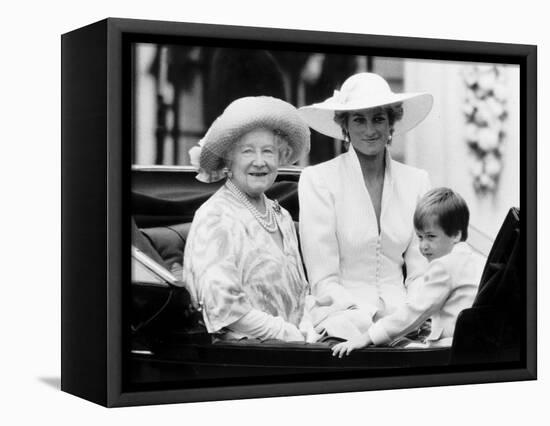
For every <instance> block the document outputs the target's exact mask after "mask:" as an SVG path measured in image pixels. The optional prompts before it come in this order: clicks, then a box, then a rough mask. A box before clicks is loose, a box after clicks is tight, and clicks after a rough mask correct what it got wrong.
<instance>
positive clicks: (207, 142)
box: [190, 96, 310, 182]
mask: <svg viewBox="0 0 550 426" xmlns="http://www.w3.org/2000/svg"><path fill="white" fill-rule="evenodd" d="M258 128H266V129H269V130H273V131H279V132H281V133H282V136H283V137H284V139H285V140H286V141H287V142H288V143H289V145H290V147H291V148H292V153H291V155H290V156H289V158H288V159H286V162H285V163H284V164H282V163H281V164H280V165H286V164H293V163H295V162H296V161H298V160H299V159H300V158H301V157H302V156H303V155H305V154H307V153H308V152H309V149H310V132H309V127H308V126H307V124H306V123H305V122H304V121H303V120H302V118H301V117H300V115H299V114H298V110H297V109H296V108H295V107H294V106H292V105H290V104H289V103H287V102H285V101H283V100H281V99H277V98H273V97H271V96H248V97H244V98H239V99H237V100H235V101H233V102H232V103H230V104H229V105H228V106H227V107H226V108H225V110H224V112H223V113H222V114H221V115H220V116H219V117H218V118H216V120H215V121H214V122H213V123H212V125H211V126H210V128H209V129H208V131H207V132H206V135H205V136H204V137H203V138H202V139H201V141H200V142H199V147H194V148H192V149H191V151H190V155H191V157H195V158H196V157H198V164H195V165H196V166H198V168H199V174H198V175H197V179H199V180H201V181H203V182H215V181H218V180H220V179H222V178H223V177H224V176H223V174H222V173H221V169H222V168H223V165H224V161H223V159H224V157H225V155H226V153H227V152H228V150H229V149H230V148H231V147H232V146H233V144H235V143H236V142H237V141H238V140H239V139H240V138H241V137H242V136H243V135H245V134H246V133H248V132H250V131H252V130H255V129H258ZM193 150H194V152H192V151H193ZM197 154H198V155H197ZM192 163H193V159H192Z"/></svg>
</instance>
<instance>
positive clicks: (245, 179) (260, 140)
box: [229, 129, 279, 199]
mask: <svg viewBox="0 0 550 426" xmlns="http://www.w3.org/2000/svg"><path fill="white" fill-rule="evenodd" d="M229 162H230V167H229V168H230V170H231V173H232V178H231V181H232V182H233V183H234V184H235V185H236V186H237V188H239V189H240V190H241V191H242V192H243V193H244V194H246V195H248V196H249V197H250V198H253V199H256V198H258V197H260V196H261V195H262V194H263V193H264V192H265V191H266V190H267V189H269V188H270V187H271V185H273V182H275V178H276V177H277V167H278V166H279V150H278V146H277V138H276V137H275V135H274V133H273V132H272V131H270V130H267V129H255V130H252V131H250V132H248V133H246V134H244V135H243V136H242V137H241V139H240V140H239V142H237V143H236V144H235V147H234V148H233V150H232V152H231V154H230V161H229Z"/></svg>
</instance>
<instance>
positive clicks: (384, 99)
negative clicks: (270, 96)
mask: <svg viewBox="0 0 550 426" xmlns="http://www.w3.org/2000/svg"><path fill="white" fill-rule="evenodd" d="M397 103H401V104H402V107H403V117H402V118H401V119H400V120H398V121H396V122H395V123H394V126H393V129H394V133H393V134H394V135H397V134H401V133H405V132H407V131H408V130H410V129H412V128H413V127H415V126H416V125H417V124H418V123H420V122H421V121H422V120H423V119H424V118H425V117H426V116H427V115H428V113H429V112H430V110H431V109H432V104H433V97H432V95H430V94H429V93H424V92H419V93H393V92H392V90H391V88H390V86H389V84H388V83H387V82H386V80H384V79H383V78H382V77H380V76H379V75H378V74H375V73H369V72H363V73H359V74H355V75H352V76H351V77H349V78H348V79H347V80H346V81H344V84H342V88H341V89H340V90H339V91H338V90H335V91H334V94H333V96H331V97H330V98H328V99H326V100H325V101H323V102H321V103H318V104H313V105H307V106H304V107H301V108H300V109H299V113H300V115H301V116H302V118H303V119H304V120H305V121H306V123H307V124H309V126H310V127H311V128H312V129H315V130H317V131H318V132H320V133H322V134H324V135H327V136H330V137H332V138H335V139H343V138H344V135H343V133H342V128H341V127H340V125H338V124H337V123H336V122H335V121H334V113H335V112H336V111H342V112H345V111H357V110H364V109H369V108H375V107H383V106H390V105H392V104H397Z"/></svg>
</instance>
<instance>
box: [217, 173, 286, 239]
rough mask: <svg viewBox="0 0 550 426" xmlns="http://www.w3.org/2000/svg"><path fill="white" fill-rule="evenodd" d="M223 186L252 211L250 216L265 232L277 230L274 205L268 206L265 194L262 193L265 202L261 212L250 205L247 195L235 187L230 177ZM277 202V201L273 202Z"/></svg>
mask: <svg viewBox="0 0 550 426" xmlns="http://www.w3.org/2000/svg"><path fill="white" fill-rule="evenodd" d="M225 186H227V189H229V191H231V193H232V194H233V195H234V196H235V197H237V199H238V200H239V201H240V202H241V203H243V204H244V206H245V207H246V208H247V209H248V210H249V211H250V213H252V216H254V218H255V219H256V220H257V221H258V223H259V224H260V225H261V226H262V228H264V229H265V230H266V231H267V232H271V233H273V232H275V231H276V230H277V221H276V220H275V214H274V213H273V210H274V208H275V207H276V206H274V207H273V208H270V206H269V199H268V198H267V197H266V196H265V194H262V196H263V197H264V203H265V213H264V214H261V213H260V212H259V211H258V209H257V208H256V207H254V206H253V205H252V203H251V202H250V200H249V199H248V197H247V196H246V195H245V194H243V193H242V191H241V190H240V189H239V188H237V186H236V185H235V184H234V183H233V182H232V181H231V179H227V180H226V183H225ZM274 204H277V206H278V203H274Z"/></svg>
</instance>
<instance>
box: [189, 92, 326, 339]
mask: <svg viewBox="0 0 550 426" xmlns="http://www.w3.org/2000/svg"><path fill="white" fill-rule="evenodd" d="M199 144H200V146H201V147H200V148H197V149H194V150H193V151H194V152H193V154H194V155H195V156H197V154H198V166H199V174H198V175H197V178H198V179H199V180H201V181H204V182H215V181H219V180H222V179H225V183H224V185H223V186H222V187H221V188H220V189H219V190H218V191H217V192H216V193H215V194H214V195H213V196H212V197H211V198H209V199H208V200H207V201H206V202H205V203H204V204H203V205H202V206H201V207H200V208H199V209H198V210H197V212H196V213H195V217H194V219H193V223H192V225H191V229H190V232H189V237H188V240H187V243H186V247H185V253H184V280H185V283H186V286H187V288H188V289H189V292H190V294H191V295H192V297H193V300H194V302H195V304H196V305H197V307H199V308H200V309H201V310H202V314H203V318H204V322H205V324H206V327H207V330H208V332H209V333H212V334H216V335H218V336H220V337H222V338H226V339H240V338H243V337H247V338H257V339H261V340H265V339H280V340H285V341H304V340H309V341H311V340H314V339H315V333H314V331H313V327H312V325H311V322H310V321H309V322H308V320H307V318H308V317H307V315H304V307H305V298H306V295H307V294H308V293H309V287H308V283H307V281H306V279H305V274H304V271H303V267H302V260H301V257H300V253H299V250H298V241H297V236H296V230H295V227H294V222H293V221H292V218H291V216H290V214H289V213H288V212H287V211H286V210H285V209H284V208H282V207H280V206H279V205H278V203H277V202H276V201H273V200H270V199H268V198H267V197H266V196H265V194H264V192H265V191H266V190H267V189H269V188H270V187H271V185H272V184H273V182H274V181H275V178H276V176H277V168H278V166H279V165H284V164H291V163H293V162H295V161H297V160H298V159H299V158H300V157H301V156H302V155H304V154H306V153H307V152H308V151H309V128H308V127H307V125H306V124H305V123H304V122H303V120H302V119H301V118H300V116H299V115H298V111H297V110H296V108H294V107H293V106H292V105H290V104H288V103H286V102H284V101H282V100H280V99H276V98H272V97H267V96H258V97H245V98H240V99H237V100H235V101H234V102H232V103H231V104H230V105H229V106H228V107H227V108H226V109H225V111H224V112H223V113H222V115H220V116H219V117H218V118H217V119H216V120H215V121H214V123H213V124H212V126H211V127H210V129H209V130H208V132H207V134H206V135H205V137H204V138H203V140H202V141H201V142H200V143H199Z"/></svg>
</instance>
